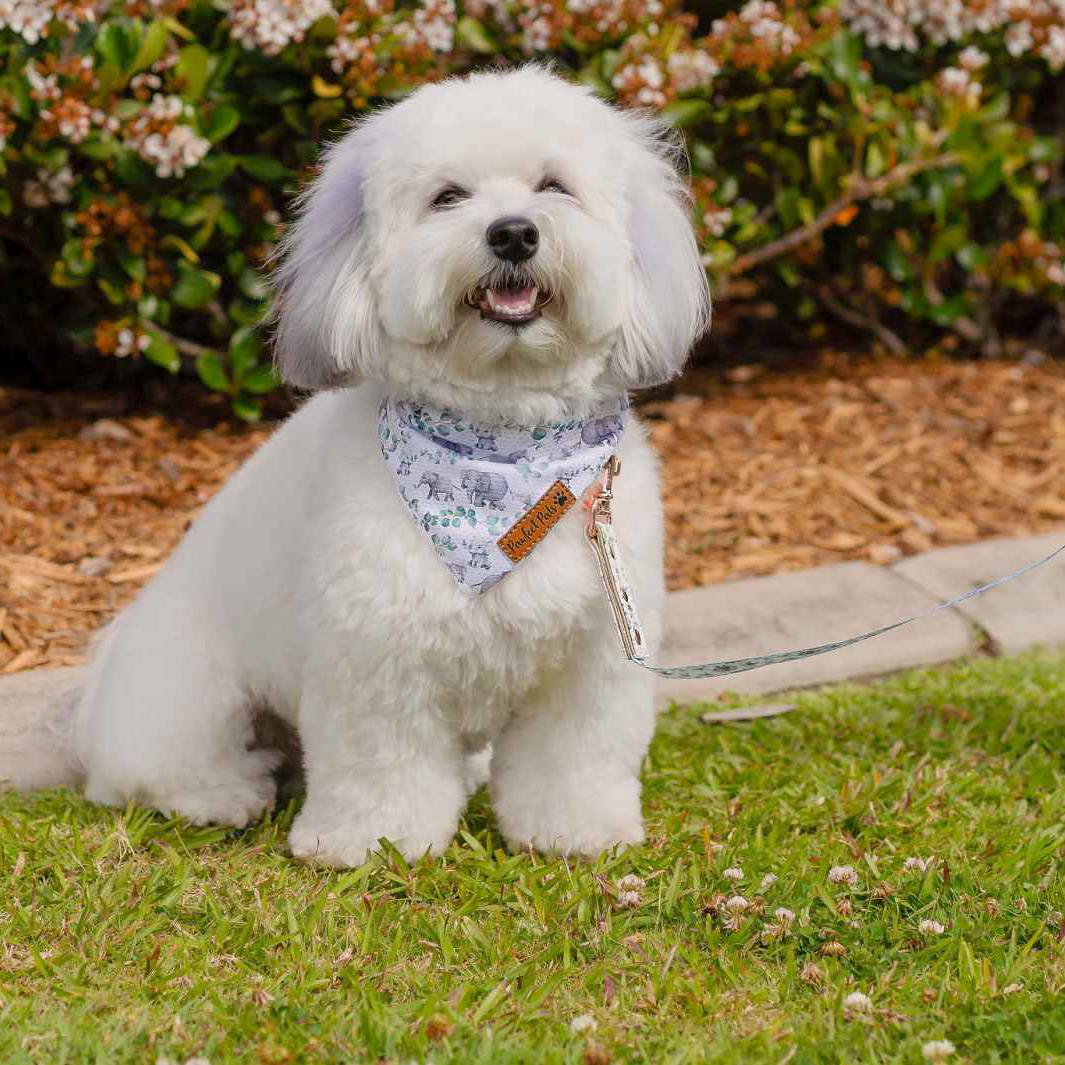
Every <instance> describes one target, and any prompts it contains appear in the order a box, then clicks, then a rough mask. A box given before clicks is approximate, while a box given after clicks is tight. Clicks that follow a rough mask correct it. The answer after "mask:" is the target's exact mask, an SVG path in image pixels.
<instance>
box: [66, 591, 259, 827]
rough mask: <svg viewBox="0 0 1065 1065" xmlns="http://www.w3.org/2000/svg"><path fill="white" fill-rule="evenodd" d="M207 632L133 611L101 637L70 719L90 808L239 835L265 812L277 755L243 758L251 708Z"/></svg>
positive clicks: (170, 617)
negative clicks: (215, 826) (224, 828)
mask: <svg viewBox="0 0 1065 1065" xmlns="http://www.w3.org/2000/svg"><path fill="white" fill-rule="evenodd" d="M147 602H150V601H149V600H146V603H147ZM205 628H206V627H205V626H204V625H203V624H202V623H200V624H198V625H197V624H194V623H192V622H191V621H190V622H187V623H186V622H182V621H181V620H180V619H179V618H178V617H177V616H176V612H174V611H170V612H168V611H166V610H162V611H153V610H151V609H148V608H146V607H145V605H143V604H137V606H136V607H134V608H131V610H130V611H129V612H128V613H127V614H126V615H125V616H123V618H122V619H121V620H120V621H119V622H118V624H117V625H116V626H115V628H114V629H113V630H111V631H110V632H109V633H108V635H107V637H106V646H104V647H102V648H101V653H100V656H99V659H98V660H97V661H96V662H95V663H94V664H93V667H92V673H91V674H90V678H89V683H88V684H87V686H86V689H85V691H84V693H83V695H82V698H81V702H80V704H79V706H78V708H77V711H76V714H75V729H74V731H75V737H74V740H75V750H76V753H77V756H78V759H79V761H80V762H81V764H82V765H83V766H84V769H85V794H86V797H87V798H88V799H90V800H91V801H93V802H99V803H103V804H105V805H108V806H121V805H123V804H125V803H127V802H130V801H133V802H137V803H141V804H143V805H145V806H152V807H154V808H155V809H157V810H161V811H162V812H163V813H166V814H172V815H178V816H182V817H186V818H188V819H189V820H190V821H193V822H194V823H196V824H207V823H210V822H218V823H221V824H228V825H235V826H238V827H242V826H244V825H246V824H248V823H249V822H250V821H253V820H254V819H256V818H257V817H259V816H260V815H261V814H262V813H263V812H264V811H265V810H267V809H269V808H270V807H271V806H273V803H274V797H275V785H274V780H273V777H272V775H271V773H272V770H273V768H274V767H275V766H276V764H277V763H278V760H279V756H278V755H277V754H276V752H273V751H263V750H259V751H252V750H249V744H250V743H251V741H252V737H253V729H252V721H251V711H252V707H251V705H250V700H249V698H248V695H247V693H246V692H245V691H244V690H243V689H242V686H241V684H240V683H239V680H238V679H237V677H236V676H235V674H234V671H233V669H232V667H231V666H230V665H229V663H228V662H227V661H226V659H225V658H224V657H223V656H221V655H219V654H218V653H217V652H215V651H214V650H213V647H214V646H216V644H215V642H214V641H212V640H211V639H209V638H208V637H207V636H206V632H205Z"/></svg>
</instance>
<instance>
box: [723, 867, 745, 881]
mask: <svg viewBox="0 0 1065 1065" xmlns="http://www.w3.org/2000/svg"><path fill="white" fill-rule="evenodd" d="M721 875H722V876H723V877H724V878H725V879H726V880H731V881H733V882H734V883H737V884H738V883H739V882H740V881H741V880H742V879H743V870H742V869H741V868H740V867H739V866H738V865H733V866H730V867H729V868H728V869H726V870H725V871H724V872H723V873H722V874H721Z"/></svg>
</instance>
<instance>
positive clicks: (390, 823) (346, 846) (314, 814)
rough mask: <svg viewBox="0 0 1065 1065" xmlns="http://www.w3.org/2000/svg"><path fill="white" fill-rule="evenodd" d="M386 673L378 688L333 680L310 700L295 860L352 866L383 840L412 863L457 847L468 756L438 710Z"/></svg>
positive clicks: (303, 716)
mask: <svg viewBox="0 0 1065 1065" xmlns="http://www.w3.org/2000/svg"><path fill="white" fill-rule="evenodd" d="M389 673H390V676H389V678H388V682H387V683H385V682H383V681H382V683H381V684H380V685H375V684H373V683H372V682H368V681H367V680H366V679H365V678H361V679H355V680H353V681H352V682H351V683H344V684H341V683H339V682H338V681H337V679H336V678H335V677H334V678H327V679H326V681H325V682H322V681H315V682H312V684H311V685H310V687H309V688H308V689H307V690H306V691H305V692H304V697H303V701H302V702H301V703H300V724H299V727H300V734H301V736H302V739H303V749H304V758H305V762H306V773H307V801H306V803H305V804H304V807H303V809H302V811H301V812H300V814H299V816H298V817H297V818H296V820H295V822H294V824H293V826H292V832H291V833H290V835H289V844H290V846H291V848H292V854H293V855H294V856H295V857H297V858H305V859H308V860H310V861H316V862H320V863H322V864H323V865H331V866H335V867H338V868H347V867H350V866H356V865H361V864H362V863H363V862H364V861H366V858H367V855H368V853H369V852H370V851H374V850H379V849H380V848H379V844H378V840H379V839H381V838H382V837H385V838H387V839H388V840H389V841H390V842H391V843H393V844H394V845H395V846H396V848H397V849H398V850H399V851H400V853H401V854H402V855H403V856H404V858H406V859H408V860H411V861H413V860H415V859H417V858H420V857H421V856H422V855H424V854H425V853H426V852H429V853H431V854H439V853H440V852H441V851H443V850H445V849H446V848H447V847H448V845H449V844H450V843H451V838H452V836H454V834H455V829H456V828H457V827H458V820H459V815H460V814H461V812H462V808H463V807H464V806H465V803H466V797H467V794H468V783H467V776H468V773H467V765H466V757H465V754H464V752H463V750H462V747H461V745H460V743H459V741H458V737H457V735H456V733H455V731H454V729H452V728H451V727H450V726H449V725H448V724H447V723H446V722H444V721H443V720H442V719H441V718H440V715H439V714H438V712H437V710H436V707H435V706H433V705H428V704H423V703H422V702H421V697H420V694H418V693H415V692H413V691H411V690H410V688H409V685H407V686H406V687H405V685H404V682H403V678H402V677H398V676H392V675H391V671H389ZM422 694H424V693H422ZM427 702H428V701H427Z"/></svg>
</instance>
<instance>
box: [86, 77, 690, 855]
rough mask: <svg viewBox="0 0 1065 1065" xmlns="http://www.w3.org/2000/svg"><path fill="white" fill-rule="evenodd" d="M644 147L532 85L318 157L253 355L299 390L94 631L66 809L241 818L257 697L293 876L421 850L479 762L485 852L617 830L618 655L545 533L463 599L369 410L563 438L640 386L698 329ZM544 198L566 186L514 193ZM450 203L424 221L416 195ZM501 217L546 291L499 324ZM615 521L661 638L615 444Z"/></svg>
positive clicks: (653, 527) (573, 527)
mask: <svg viewBox="0 0 1065 1065" xmlns="http://www.w3.org/2000/svg"><path fill="white" fill-rule="evenodd" d="M674 164H675V156H674V151H673V148H672V146H671V143H670V142H669V140H668V138H666V137H664V136H663V134H662V133H661V131H660V130H659V128H658V127H657V126H655V125H654V124H653V123H652V122H651V121H650V120H648V119H646V118H642V117H639V116H635V115H632V114H622V113H620V112H617V111H615V110H613V109H611V108H610V107H608V106H607V105H606V104H604V103H603V102H601V101H600V100H598V99H597V98H596V97H595V96H594V95H593V94H592V93H591V92H589V91H588V90H586V89H582V88H578V87H575V86H573V85H571V84H567V83H565V82H563V81H561V80H560V79H558V78H556V77H554V76H552V75H551V74H549V73H548V72H546V71H544V70H542V69H537V68H534V67H528V68H523V69H520V70H517V71H512V72H508V73H490V74H478V75H475V76H472V77H470V78H467V79H464V80H455V81H448V82H445V83H443V84H439V85H433V86H429V87H426V88H423V89H420V90H419V91H418V92H416V93H414V94H413V95H412V96H410V97H408V98H407V99H406V100H404V101H403V102H402V103H399V104H397V105H396V106H394V107H392V108H390V109H388V110H384V111H381V112H379V113H377V114H375V115H373V116H372V117H371V118H369V119H368V120H367V121H365V122H363V123H362V124H361V125H359V126H358V127H357V128H355V129H353V130H352V131H351V132H350V133H348V134H347V135H346V136H345V137H344V138H343V139H342V140H340V141H339V142H337V143H336V144H334V145H333V146H332V147H330V148H329V149H328V150H327V152H326V154H325V157H324V163H323V166H322V170H321V173H320V175H319V176H318V178H317V179H316V181H315V182H314V183H313V184H312V186H311V187H310V189H309V191H308V193H307V194H306V196H305V197H304V199H303V202H302V206H301V213H300V215H299V218H298V221H297V222H296V223H295V225H294V227H293V229H292V232H291V234H290V236H289V239H288V241H287V245H286V248H285V250H284V253H283V256H282V260H281V264H280V267H279V270H278V290H279V295H278V320H279V325H278V337H277V352H278V364H279V366H280V369H281V371H282V372H283V373H284V374H285V375H286V376H287V377H288V379H289V380H291V381H293V382H294V383H296V384H299V385H303V386H307V387H312V388H335V389H336V390H335V391H328V392H324V393H323V394H320V395H318V396H317V397H315V398H314V399H312V400H311V401H309V402H308V403H307V404H305V405H304V406H303V408H302V409H301V410H300V411H299V412H298V413H297V414H296V415H295V416H294V417H292V418H291V419H290V420H289V422H288V423H287V424H286V425H285V426H284V427H283V428H282V429H281V430H280V431H278V432H277V433H276V434H275V435H274V436H273V438H272V439H271V440H270V441H269V442H268V443H267V444H266V445H265V446H264V447H263V448H262V449H261V450H260V451H259V452H258V453H257V454H256V455H255V456H254V457H253V458H252V459H251V461H249V462H248V463H247V465H246V466H245V467H244V468H243V469H242V470H241V471H240V472H239V473H238V474H237V475H236V476H234V477H233V478H232V480H231V481H230V482H229V483H228V484H227V485H226V487H225V488H224V489H223V490H222V491H221V492H220V493H219V494H218V495H217V497H216V498H215V499H214V500H213V501H212V502H211V504H210V505H209V506H208V507H207V508H206V509H205V511H204V512H203V514H202V516H201V517H200V519H199V520H198V521H197V522H196V524H195V525H194V527H193V528H192V529H191V530H190V532H189V534H188V536H187V537H186V538H185V540H184V542H183V543H182V544H181V545H180V547H179V548H178V549H177V551H175V553H174V555H173V556H172V558H171V559H170V561H169V562H168V563H167V565H166V566H165V568H164V569H163V570H162V571H161V572H160V573H159V574H158V575H157V576H156V577H155V579H154V580H153V581H152V582H151V584H150V585H149V586H148V587H147V588H146V589H145V590H144V592H143V593H142V594H141V595H140V597H139V598H138V599H137V600H136V602H135V603H133V605H132V606H130V607H129V608H128V609H127V610H126V611H125V612H124V613H123V614H122V615H121V617H120V618H119V619H118V620H117V621H116V622H115V624H114V625H113V626H112V627H111V628H110V629H109V630H108V632H107V633H106V635H105V637H104V639H103V640H102V642H101V646H100V647H99V649H98V652H97V655H96V657H95V661H94V664H93V666H92V669H91V673H90V678H89V682H88V684H87V685H86V687H85V689H84V691H83V693H82V695H81V698H80V702H79V705H78V707H77V710H76V714H75V721H74V745H75V751H76V754H77V756H78V758H79V760H80V762H81V764H82V766H83V769H84V775H85V788H86V793H87V795H88V796H89V797H90V798H91V799H94V800H96V801H99V802H104V803H125V802H127V801H129V800H131V799H132V800H136V801H138V802H142V803H146V804H150V805H152V806H154V807H156V808H158V809H160V810H164V811H167V812H172V813H175V814H181V815H184V816H186V817H188V818H191V819H192V820H194V821H200V822H204V821H219V822H225V823H229V824H234V825H243V824H246V823H247V822H248V821H250V820H251V819H253V818H255V817H257V816H258V815H259V814H261V813H262V812H263V811H264V810H265V809H267V808H268V807H270V806H271V804H272V802H273V801H274V790H273V788H274V785H273V780H272V777H271V769H272V767H273V764H274V758H273V757H272V756H271V755H269V754H265V753H263V752H253V751H250V750H249V748H248V740H249V732H250V727H251V724H250V719H251V707H252V706H253V704H255V703H257V702H259V703H261V702H263V701H265V702H267V703H268V704H269V705H270V706H271V707H272V708H273V709H274V710H275V711H276V712H277V713H278V714H279V715H280V716H281V717H282V718H284V719H285V720H287V721H288V722H290V723H291V724H292V725H293V726H295V728H296V729H297V731H298V733H299V736H300V738H301V741H302V745H303V750H304V757H305V767H306V776H307V789H308V791H307V798H306V802H305V804H304V806H303V808H302V810H301V812H300V813H299V815H298V817H297V818H296V821H295V823H294V825H293V828H292V833H291V846H292V851H293V854H295V855H297V856H299V857H305V858H312V859H316V860H318V861H322V862H325V863H328V864H330V865H337V866H347V865H353V864H357V863H360V862H362V861H363V860H364V859H365V857H366V854H367V852H368V851H370V850H372V849H374V848H376V847H377V845H378V844H377V841H378V840H379V839H380V838H381V837H387V838H388V839H390V840H391V841H392V842H393V843H394V844H395V845H396V846H397V847H398V848H399V849H400V851H401V852H402V853H403V854H404V855H405V856H407V857H408V858H414V857H417V856H419V855H421V854H423V853H425V852H426V851H431V852H434V853H435V852H439V851H440V850H442V849H443V848H445V847H447V846H448V844H449V843H450V841H451V838H452V835H453V834H454V832H455V828H456V825H457V822H458V818H459V815H460V814H461V812H462V809H463V806H464V804H465V802H466V798H467V795H468V792H469V789H470V786H471V780H470V773H469V757H470V755H471V753H472V752H476V751H478V750H480V749H483V748H484V747H485V745H486V744H488V743H491V744H492V754H491V761H490V764H489V768H488V774H489V787H490V792H491V797H492V802H493V805H494V808H495V812H496V815H497V817H498V820H499V824H500V827H501V829H502V831H503V833H504V835H505V836H506V838H507V841H508V843H509V844H510V845H511V846H512V847H529V846H532V847H536V848H539V849H543V850H552V851H560V852H565V853H574V854H585V855H592V854H596V853H598V852H600V851H602V850H603V849H605V848H609V847H613V846H615V845H618V844H628V843H635V842H637V841H639V840H641V839H642V838H643V828H642V822H641V816H640V784H639V770H640V763H641V760H642V758H643V755H644V753H645V751H646V749H647V745H648V743H649V741H650V738H651V734H652V730H653V726H654V711H653V703H652V679H651V676H650V674H647V673H645V672H643V671H641V670H639V669H637V668H635V667H633V666H632V665H630V664H628V663H626V661H625V660H624V658H623V657H622V655H621V652H620V650H619V647H618V645H617V636H616V633H615V632H614V630H613V627H612V623H611V619H610V615H609V611H608V607H607V604H606V601H605V599H604V596H603V593H602V591H601V589H600V587H599V584H598V578H597V575H596V572H595V567H594V561H593V558H592V555H591V553H590V552H589V550H588V547H587V545H586V544H585V543H584V534H583V527H582V523H583V520H584V517H583V515H582V514H580V513H577V512H576V511H575V512H572V513H570V514H569V515H567V517H566V518H565V519H564V520H563V521H562V522H561V523H560V524H559V525H558V526H557V527H556V528H555V529H554V530H552V532H551V533H550V534H549V535H548V537H547V538H546V540H545V541H544V542H543V543H542V544H541V545H540V546H539V547H538V548H537V549H536V550H535V551H534V552H533V554H532V555H531V556H530V557H529V558H528V559H527V560H526V561H525V562H523V563H522V565H521V566H519V567H518V568H517V569H516V570H515V572H514V573H513V574H512V575H511V576H509V577H508V578H507V579H506V580H505V581H504V582H503V583H502V584H501V585H499V586H498V587H496V588H494V589H493V590H492V591H491V592H489V593H487V594H485V595H483V596H480V597H476V598H471V597H469V596H467V595H464V594H463V593H462V592H461V591H459V589H458V588H457V587H456V586H455V583H454V581H453V580H452V578H451V576H450V574H449V573H448V571H447V570H446V569H445V567H444V566H443V565H441V563H440V561H439V559H438V558H437V557H436V555H435V553H434V552H433V550H432V548H431V546H430V545H429V544H428V543H427V542H426V541H425V539H424V538H423V536H422V534H421V533H420V532H419V530H418V529H417V528H416V526H415V524H414V522H412V521H411V518H410V516H409V515H408V514H407V512H406V510H405V508H404V506H403V503H402V501H401V500H400V498H399V496H398V494H397V492H396V489H395V486H394V484H393V483H392V481H391V479H390V476H389V473H388V471H387V469H386V467H385V464H384V462H383V460H382V458H381V455H380V452H379V450H378V445H377V441H376V436H375V424H376V412H377V407H378V404H379V402H380V399H381V397H382V396H383V395H385V394H386V393H391V394H394V395H403V396H410V397H414V398H422V399H425V400H428V401H430V402H433V403H437V404H440V405H446V406H450V407H452V408H454V409H458V410H461V411H463V412H466V413H467V414H468V415H469V416H470V417H475V418H479V419H484V420H492V419H497V420H498V419H504V418H507V419H518V420H522V421H526V422H537V421H541V420H545V419H558V418H563V417H573V416H580V415H581V414H582V413H583V412H585V411H588V410H590V409H592V408H593V407H594V406H595V405H596V404H598V403H600V402H601V401H602V399H603V397H606V396H610V395H616V394H617V393H618V392H620V391H622V390H625V389H627V388H632V387H638V386H641V385H645V384H648V383H650V382H654V381H659V380H663V379H665V378H668V377H670V376H671V375H673V374H675V373H676V372H677V371H678V370H679V369H680V367H681V365H682V364H683V361H684V359H685V358H686V355H687V352H688V349H689V347H690V345H691V342H692V340H693V338H694V337H695V336H696V335H697V334H698V333H700V332H701V331H702V329H703V328H704V327H705V325H706V323H707V319H708V314H709V305H708V300H707V293H706V283H705V278H704V275H703V271H702V269H701V266H700V263H699V258H698V254H697V249H696V246H695V241H694V239H693V236H692V233H691V230H690V226H689V221H688V202H687V200H686V198H685V195H684V190H683V186H682V183H681V181H680V179H679V177H678V176H677V172H676V169H675V165H674ZM545 178H551V179H554V180H556V181H558V182H560V183H561V184H562V185H563V186H564V187H565V189H566V190H567V193H568V194H567V193H563V192H560V191H558V190H557V189H556V188H554V187H552V188H547V189H544V190H543V191H537V189H539V188H541V186H542V183H543V181H544V179H545ZM449 184H454V185H457V186H461V187H462V189H464V190H465V191H466V192H467V193H468V198H466V199H463V200H462V201H461V202H460V203H458V204H456V205H455V206H453V207H450V208H449V209H448V210H446V211H440V210H433V209H432V207H431V204H432V201H433V199H434V196H435V195H436V194H437V192H438V190H439V189H440V188H441V187H443V186H446V185H449ZM515 214H519V215H524V216H527V217H528V218H530V219H532V220H533V221H534V222H535V224H536V225H537V227H538V228H539V230H540V234H541V243H540V248H539V250H538V252H537V254H536V256H535V258H533V259H532V260H531V261H530V262H529V263H528V264H527V265H528V267H529V268H530V269H531V271H532V276H534V278H535V280H536V282H537V283H538V284H539V285H540V287H541V288H543V289H545V290H548V291H550V292H551V293H552V294H553V297H554V298H553V300H552V302H551V303H550V304H548V305H547V306H546V307H545V308H544V310H543V314H542V316H541V317H540V318H539V319H537V320H536V321H534V322H532V323H531V324H529V325H526V326H524V327H522V328H521V329H515V328H513V327H510V326H504V325H500V324H497V323H495V322H492V321H486V320H483V319H482V318H481V315H480V314H479V312H478V310H477V309H476V308H475V307H471V306H470V305H469V304H468V302H467V300H466V297H467V294H468V293H469V292H470V291H471V289H474V288H476V286H477V285H478V284H479V283H481V282H482V281H483V279H484V278H485V277H488V276H493V272H494V271H495V272H498V270H499V269H500V267H499V263H498V262H497V261H496V260H494V258H493V256H492V253H491V251H490V249H489V247H488V245H487V243H486V239H485V233H486V228H487V227H488V225H490V224H491V222H492V221H493V220H494V219H496V218H498V217H500V216H504V215H515ZM620 457H621V461H622V465H623V468H624V474H623V476H622V478H621V479H620V481H619V482H618V486H617V504H616V513H617V521H618V525H619V536H620V541H621V546H622V550H623V551H624V554H625V556H626V559H627V561H628V563H629V567H630V569H631V570H632V571H633V572H632V574H631V576H632V578H633V585H634V588H635V592H636V594H637V596H638V598H639V601H640V604H641V608H642V611H643V614H644V621H645V623H646V627H647V630H648V633H649V635H650V637H651V638H652V640H653V638H654V637H655V636H656V634H657V632H658V630H659V628H660V613H661V606H662V601H663V594H664V593H663V582H662V564H661V554H662V533H661V517H660V508H659V502H658V491H657V477H656V471H655V462H654V458H653V456H652V454H651V451H650V449H649V448H648V446H647V444H646V442H645V439H644V436H643V433H642V431H641V429H640V427H639V425H638V424H636V423H635V422H633V424H632V425H631V426H630V429H629V431H628V432H627V434H626V436H625V438H624V441H623V444H622V447H621V455H620Z"/></svg>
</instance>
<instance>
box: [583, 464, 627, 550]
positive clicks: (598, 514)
mask: <svg viewBox="0 0 1065 1065" xmlns="http://www.w3.org/2000/svg"><path fill="white" fill-rule="evenodd" d="M620 473H621V459H619V458H618V457H617V455H611V456H610V458H608V459H607V461H606V465H605V466H604V467H603V483H602V486H601V487H600V488H599V490H598V491H597V492H596V493H595V496H594V497H593V498H592V500H591V502H590V503H589V504H588V506H589V510H590V511H591V513H590V514H589V515H588V529H587V534H588V539H589V540H591V541H592V542H593V543H594V542H595V539H596V533H595V526H596V523H597V522H598V523H599V524H600V525H610V524H612V523H613V521H614V510H613V501H614V478H615V477H617V476H618V475H619V474H620Z"/></svg>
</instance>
